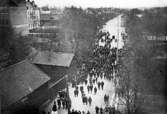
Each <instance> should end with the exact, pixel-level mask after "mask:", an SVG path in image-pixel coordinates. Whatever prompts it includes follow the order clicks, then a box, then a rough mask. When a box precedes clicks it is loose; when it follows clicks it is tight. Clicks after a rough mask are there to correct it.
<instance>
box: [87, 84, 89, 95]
mask: <svg viewBox="0 0 167 114" xmlns="http://www.w3.org/2000/svg"><path fill="white" fill-rule="evenodd" d="M87 90H88V93H89V91H90V86H89V85H88V86H87Z"/></svg>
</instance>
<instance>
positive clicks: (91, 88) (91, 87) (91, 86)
mask: <svg viewBox="0 0 167 114" xmlns="http://www.w3.org/2000/svg"><path fill="white" fill-rule="evenodd" d="M92 90H93V85H92V84H91V85H90V91H91V93H92Z"/></svg>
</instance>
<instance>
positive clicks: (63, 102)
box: [62, 100, 66, 109]
mask: <svg viewBox="0 0 167 114" xmlns="http://www.w3.org/2000/svg"><path fill="white" fill-rule="evenodd" d="M62 105H63V109H65V108H66V102H65V100H63V101H62Z"/></svg>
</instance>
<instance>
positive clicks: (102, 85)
mask: <svg viewBox="0 0 167 114" xmlns="http://www.w3.org/2000/svg"><path fill="white" fill-rule="evenodd" d="M103 87H104V82H103V81H102V82H101V88H102V90H103Z"/></svg>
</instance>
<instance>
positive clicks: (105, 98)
mask: <svg viewBox="0 0 167 114" xmlns="http://www.w3.org/2000/svg"><path fill="white" fill-rule="evenodd" d="M104 102H105V104H106V103H107V95H106V94H105V95H104Z"/></svg>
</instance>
